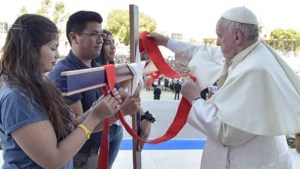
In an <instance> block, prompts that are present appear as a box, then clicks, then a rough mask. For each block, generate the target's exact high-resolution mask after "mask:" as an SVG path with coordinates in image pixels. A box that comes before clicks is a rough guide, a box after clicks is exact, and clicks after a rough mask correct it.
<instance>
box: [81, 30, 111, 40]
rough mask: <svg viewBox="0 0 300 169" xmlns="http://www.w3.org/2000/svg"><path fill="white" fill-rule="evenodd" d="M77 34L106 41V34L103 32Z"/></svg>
mask: <svg viewBox="0 0 300 169" xmlns="http://www.w3.org/2000/svg"><path fill="white" fill-rule="evenodd" d="M78 34H83V35H88V36H91V37H97V38H100V37H101V38H103V39H106V36H107V34H105V33H103V32H92V33H87V32H78Z"/></svg>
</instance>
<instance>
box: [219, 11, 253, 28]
mask: <svg viewBox="0 0 300 169" xmlns="http://www.w3.org/2000/svg"><path fill="white" fill-rule="evenodd" d="M222 17H223V18H225V19H227V20H230V21H235V22H239V23H246V24H253V25H258V21H257V18H256V16H255V14H254V13H253V12H252V11H250V10H249V9H247V8H245V7H235V8H231V9H229V10H228V11H226V12H225V13H224V14H223V15H222Z"/></svg>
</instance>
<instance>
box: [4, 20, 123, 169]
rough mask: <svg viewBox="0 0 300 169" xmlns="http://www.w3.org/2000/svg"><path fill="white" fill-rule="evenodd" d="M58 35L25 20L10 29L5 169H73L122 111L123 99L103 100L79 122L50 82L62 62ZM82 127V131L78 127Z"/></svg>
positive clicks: (48, 23)
mask: <svg viewBox="0 0 300 169" xmlns="http://www.w3.org/2000/svg"><path fill="white" fill-rule="evenodd" d="M58 35H59V33H58V29H57V27H56V26H55V24H54V23H53V22H51V21H50V20H49V19H47V18H45V17H43V16H39V15H34V14H25V15H22V16H20V17H19V18H17V20H16V21H15V22H14V24H13V25H12V27H11V28H10V30H9V32H8V35H7V39H6V42H5V45H4V47H3V56H2V58H1V67H0V75H1V78H2V80H3V85H2V87H1V90H0V108H1V109H0V115H1V116H0V117H1V119H0V129H1V130H0V133H1V138H2V148H3V159H4V164H3V166H2V168H64V169H71V168H73V164H72V158H73V156H74V155H75V154H76V153H77V152H78V151H79V149H80V148H81V147H82V145H83V144H84V143H85V142H86V140H87V139H89V137H90V134H91V131H94V130H98V127H97V125H99V124H100V123H101V122H102V121H103V120H104V119H105V118H107V117H110V116H112V115H114V114H115V113H116V112H117V111H118V110H119V106H118V104H119V103H120V100H119V98H120V96H119V95H118V93H117V92H116V91H114V94H115V95H116V96H117V97H116V98H117V99H115V98H113V97H112V96H111V95H107V96H104V97H100V98H99V100H97V101H96V102H95V104H94V105H93V106H92V108H91V109H89V110H88V112H87V113H85V116H82V117H80V119H79V118H78V119H79V120H77V119H74V114H73V113H72V112H71V111H70V109H69V107H68V106H67V105H66V104H65V103H64V100H63V97H62V96H61V94H60V92H59V90H57V88H56V87H55V86H54V85H53V84H52V83H51V82H50V81H49V80H48V79H47V78H46V76H45V73H46V72H48V71H51V70H52V68H53V66H54V65H55V63H56V60H57V59H58V57H59V54H58V51H57V48H58V45H59V41H58V39H59V37H58ZM77 124H79V125H77Z"/></svg>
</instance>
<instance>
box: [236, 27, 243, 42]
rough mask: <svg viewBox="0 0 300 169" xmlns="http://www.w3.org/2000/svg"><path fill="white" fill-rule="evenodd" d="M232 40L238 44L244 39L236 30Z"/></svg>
mask: <svg viewBox="0 0 300 169" xmlns="http://www.w3.org/2000/svg"><path fill="white" fill-rule="evenodd" d="M234 38H235V39H234V40H235V43H236V44H240V43H241V42H242V40H243V38H245V37H244V36H243V34H242V32H241V31H240V30H238V29H236V30H235V31H234Z"/></svg>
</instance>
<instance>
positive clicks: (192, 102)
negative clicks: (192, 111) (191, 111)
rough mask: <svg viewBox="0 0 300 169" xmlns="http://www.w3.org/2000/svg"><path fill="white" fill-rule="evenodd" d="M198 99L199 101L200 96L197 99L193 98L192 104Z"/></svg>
mask: <svg viewBox="0 0 300 169" xmlns="http://www.w3.org/2000/svg"><path fill="white" fill-rule="evenodd" d="M198 99H201V96H198V97H196V98H194V99H193V100H192V104H193V103H194V102H195V101H197V100H198Z"/></svg>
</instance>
